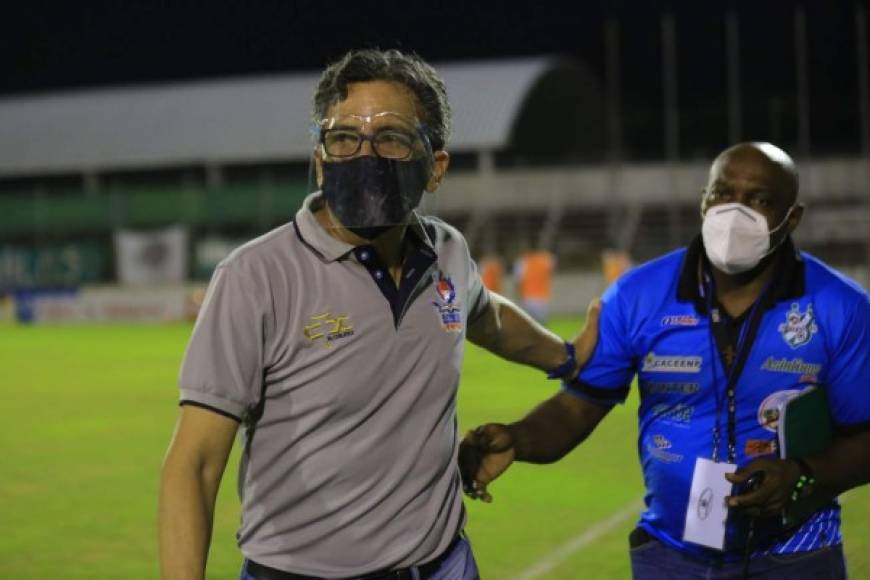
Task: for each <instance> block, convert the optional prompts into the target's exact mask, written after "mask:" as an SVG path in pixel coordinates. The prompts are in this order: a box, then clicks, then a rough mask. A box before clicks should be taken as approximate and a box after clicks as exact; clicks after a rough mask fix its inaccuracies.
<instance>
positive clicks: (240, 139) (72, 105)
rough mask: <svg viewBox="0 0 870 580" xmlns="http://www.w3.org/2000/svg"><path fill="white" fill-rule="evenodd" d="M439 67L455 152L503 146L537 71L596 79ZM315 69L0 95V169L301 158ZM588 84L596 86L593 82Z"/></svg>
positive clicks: (560, 65)
mask: <svg viewBox="0 0 870 580" xmlns="http://www.w3.org/2000/svg"><path fill="white" fill-rule="evenodd" d="M436 68H437V69H438V70H439V72H440V73H441V74H442V76H443V77H444V79H445V82H446V83H447V89H448V93H449V97H450V102H451V106H452V109H453V132H452V136H451V138H450V141H449V144H448V149H450V150H451V151H454V152H456V151H477V150H498V149H503V148H506V147H508V146H509V144H510V140H511V136H512V130H513V128H514V127H515V126H516V124H517V119H518V117H519V116H520V115H521V111H522V110H523V108H524V107H525V106H527V102H526V101H527V99H528V97H529V95H530V93H532V92H533V89H535V88H536V87H538V89H537V92H538V93H541V92H542V90H541V87H540V83H541V82H542V79H550V81H549V84H552V83H553V82H554V81H553V80H552V79H553V78H556V79H557V80H558V83H559V86H567V85H571V84H573V85H574V91H573V92H574V93H575V94H576V93H577V92H578V90H579V89H578V87H590V86H593V85H597V83H596V82H595V81H594V80H592V79H591V76H590V75H589V74H588V73H587V72H586V71H585V69H582V68H581V67H580V66H579V65H577V64H569V63H566V62H564V61H560V60H558V59H553V58H544V57H540V58H527V59H519V60H498V61H479V62H468V63H462V64H444V65H440V66H437V67H436ZM566 71H567V72H566ZM554 75H555V77H554ZM317 78H318V75H317V74H313V73H311V74H297V75H284V76H273V77H258V78H244V79H232V80H221V81H205V82H202V81H201V82H190V83H184V84H174V85H162V86H139V87H133V88H113V89H103V90H94V91H82V92H67V93H57V94H46V95H33V96H26V97H15V98H7V99H0V175H16V174H18V175H24V174H44V173H59V172H81V171H90V170H93V171H104V170H112V169H126V168H130V169H143V168H148V167H160V166H178V165H186V164H204V163H215V164H225V163H243V162H271V161H281V160H293V159H304V158H306V157H307V156H308V154H309V152H310V149H311V145H310V121H309V116H310V112H309V111H310V102H311V95H312V92H313V88H314V85H315V82H316V80H317ZM566 81H567V82H566ZM572 81H574V82H572ZM543 92H545V93H551V92H552V91H551V90H550V89H549V88H547V89H546V90H544V91H543ZM594 92H596V93H597V94H600V90H598V89H597V87H595V91H594ZM541 109H542V107H538V113H537V115H540V110H541ZM550 114H551V115H552V114H554V113H553V112H550Z"/></svg>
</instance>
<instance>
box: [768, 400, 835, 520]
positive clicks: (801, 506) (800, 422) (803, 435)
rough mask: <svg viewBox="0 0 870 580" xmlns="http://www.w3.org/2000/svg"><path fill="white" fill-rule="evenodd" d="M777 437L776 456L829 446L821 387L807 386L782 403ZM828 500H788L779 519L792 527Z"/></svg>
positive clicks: (828, 423) (828, 421) (829, 426)
mask: <svg viewBox="0 0 870 580" xmlns="http://www.w3.org/2000/svg"><path fill="white" fill-rule="evenodd" d="M777 438H778V439H779V456H780V457H781V458H783V459H791V458H793V457H809V456H811V455H816V454H819V453H822V452H823V451H825V450H826V449H827V448H828V447H830V446H831V441H832V439H833V425H832V423H831V414H830V411H829V409H828V400H827V398H826V397H825V391H824V389H822V388H821V387H818V386H812V387H809V388H808V389H805V390H803V391H802V392H801V393H800V394H799V395H798V396H797V397H795V398H793V399H791V400H789V401H787V402H786V403H784V404H783V405H782V407H781V408H780V411H779V421H778V424H777ZM830 502H831V498H830V497H819V496H818V495H815V494H814V495H810V496H809V497H807V498H804V499H802V500H798V501H797V502H794V503H790V504H789V505H788V506H787V507H786V508H785V511H784V512H783V516H782V523H783V525H785V527H786V528H792V527H795V526H797V525H799V524H801V523H802V522H803V521H805V520H806V519H807V518H809V517H810V516H811V515H813V514H814V513H815V512H817V511H818V510H820V509H821V508H823V507H825V506H826V505H828V504H829V503H830Z"/></svg>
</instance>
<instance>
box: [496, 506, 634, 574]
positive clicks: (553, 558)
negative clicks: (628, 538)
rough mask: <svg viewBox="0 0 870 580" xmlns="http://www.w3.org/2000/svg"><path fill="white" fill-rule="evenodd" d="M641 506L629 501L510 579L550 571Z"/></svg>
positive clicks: (627, 517)
mask: <svg viewBox="0 0 870 580" xmlns="http://www.w3.org/2000/svg"><path fill="white" fill-rule="evenodd" d="M642 508H643V502H640V501H634V502H631V503H630V504H628V505H627V506H625V507H623V508H622V509H621V510H619V511H618V512H616V513H614V514H613V515H611V516H609V517H607V518H605V519H603V520H601V521H599V522H596V523H594V524H592V526H591V527H589V528H588V529H587V530H586V531H585V532H583V533H582V534H580V535H579V536H575V537H573V538H571V539H570V540H568V541H567V542H565V543H564V544H562V545H561V546H559V547H558V548H556V549H555V550H553V551H552V552H550V553H549V554H547V555H546V556H545V557H544V558H542V559H541V560H540V561H538V562H537V563H536V564H533V565H532V566H529V567H528V568H526V569H525V570H523V571H522V572H520V573H519V574H517V575H516V576H514V577H513V579H512V580H532V579H533V578H538V577H540V576H543V575H544V574H546V573H547V572H550V571H552V570H553V568H555V567H556V566H558V565H559V564H561V563H562V562H564V561H565V560H567V559H568V558H569V557H570V556H571V555H572V554H574V553H575V552H577V551H579V550H582V549H583V548H585V547H586V546H588V545H589V544H591V543H592V542H594V541H596V540H598V539H599V538H601V537H602V536H604V535H606V534H608V533H609V532H611V531H613V530H615V529H616V528H618V527H619V526H620V525H622V524H623V522H625V521H626V520H627V519H629V518H632V517H637V516H638V515H639V514H640V511H641V509H642Z"/></svg>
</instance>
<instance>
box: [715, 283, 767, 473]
mask: <svg viewBox="0 0 870 580" xmlns="http://www.w3.org/2000/svg"><path fill="white" fill-rule="evenodd" d="M705 281H706V282H707V283H706V284H705V286H706V287H705V293H706V295H707V309H708V311H709V312H710V330H711V332H712V334H713V338H714V340H715V341H716V350H717V351H718V354H719V360H720V362H721V363H722V368H723V369H724V370H725V374H726V376H727V377H728V382H727V384H726V387H725V396H726V405H727V411H728V462H729V463H734V462H735V461H736V459H737V401H736V394H735V393H736V389H737V381H738V380H739V379H740V375H741V373H742V372H743V368H744V367H745V366H746V361H747V359H748V358H749V352H750V351H751V350H752V345H753V344H754V343H755V338H756V336H757V335H758V329H759V327H760V326H761V319H762V318H763V317H764V307H763V306H762V305H763V304H764V303H765V297H766V295H767V289H765V291H764V292H762V293H761V296H759V298H758V300H756V301H755V303H754V304H753V305H752V310H750V312H749V318H748V320H747V322H745V323H744V325H743V327H742V329H741V333H740V335H739V338H738V340H737V344H736V345H735V344H733V342H734V340H733V338H732V333H731V331H730V328H729V325H730V322H729V321H728V320H726V316H725V315H723V313H722V312H721V311H720V309H719V307H718V306H714V304H713V300H714V294H715V285H714V283H713V277H712V275H710V274H709V273H706V272H705ZM715 376H716V370H715V368H714V369H713V377H714V382H713V385H714V390H715V391H716V393H715V395H716V429H715V431H714V436H713V439H714V450H713V452H714V455H715V456H718V452H719V427H718V425H719V417H720V416H721V414H722V409H721V407H720V398H719V393H718V388H716V386H715V385H716V381H715Z"/></svg>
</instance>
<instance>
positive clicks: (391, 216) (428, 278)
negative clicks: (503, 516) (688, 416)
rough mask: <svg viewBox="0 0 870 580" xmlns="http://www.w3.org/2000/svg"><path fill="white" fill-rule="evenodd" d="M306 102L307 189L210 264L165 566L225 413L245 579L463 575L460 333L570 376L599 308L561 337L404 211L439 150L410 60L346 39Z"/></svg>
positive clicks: (176, 567) (438, 171) (439, 168)
mask: <svg viewBox="0 0 870 580" xmlns="http://www.w3.org/2000/svg"><path fill="white" fill-rule="evenodd" d="M314 108H315V120H316V122H317V125H318V136H319V137H318V143H317V145H316V149H315V154H314V165H315V169H316V172H315V173H316V176H317V185H318V187H319V189H320V190H321V191H318V192H315V193H313V194H311V195H310V196H309V197H308V198H307V199H306V200H305V203H304V206H303V207H302V209H300V210H299V212H298V213H297V214H296V217H295V219H294V220H293V222H291V223H290V224H287V225H284V226H281V227H279V228H277V229H275V230H273V231H271V232H269V233H267V234H266V235H264V236H262V237H260V238H258V239H256V240H253V241H252V242H249V243H248V244H246V245H244V246H242V247H241V248H239V249H238V250H236V251H235V252H233V254H232V255H230V256H229V257H228V258H227V259H225V260H224V261H223V262H222V263H221V264H220V265H219V266H218V268H217V269H216V271H215V273H214V277H213V278H212V281H211V284H210V286H209V291H208V295H207V297H206V300H205V302H204V304H203V307H202V311H201V312H200V315H199V318H198V320H197V323H196V326H195V328H194V331H193V336H192V337H191V340H190V343H189V344H188V347H187V351H186V353H185V358H184V363H183V365H182V369H181V376H180V385H181V404H182V406H181V410H180V417H179V421H178V425H177V427H176V432H175V435H174V437H173V441H172V443H171V445H170V448H169V452H168V454H167V457H166V461H165V464H164V467H163V472H162V478H161V495H160V513H159V520H160V521H159V529H160V556H161V572H162V575H163V578H165V579H184V580H190V579H195V578H203V575H204V569H205V561H206V557H207V554H208V544H209V539H210V534H211V525H212V518H213V510H214V503H215V496H216V492H217V488H218V485H219V482H220V479H221V476H222V474H223V470H224V468H225V466H226V462H227V457H228V454H229V451H230V449H231V447H232V443H233V439H234V436H235V434H236V432H237V431H238V430H239V427H240V425H241V431H242V435H243V437H242V444H243V456H242V460H241V465H240V475H239V492H240V495H241V498H242V521H241V527H240V529H239V532H238V542H239V546H240V548H241V550H242V552H243V554H244V556H245V558H246V561H245V565H244V569H243V571H242V578H243V579H253V580H263V579H269V580H271V579H276V578H285V579H290V578H297V579H298V578H359V577H365V578H439V579H441V578H443V579H473V578H477V577H478V574H477V568H476V565H475V562H474V558H473V556H472V554H471V551H470V547H469V545H468V542H467V540H466V539H465V538H464V537H463V536H462V534H461V531H462V527H463V525H464V523H465V515H464V511H463V507H462V484H461V481H460V478H459V472H458V469H457V463H456V457H457V450H458V438H457V432H456V430H457V424H456V390H457V386H458V384H459V373H460V368H461V366H462V358H463V346H464V339H465V338H466V336H467V337H468V338H469V339H470V340H471V341H472V342H474V343H476V344H479V345H481V346H483V347H484V348H487V349H489V350H490V351H492V352H494V353H496V354H498V355H500V356H502V357H504V358H506V359H508V360H512V361H516V362H520V363H523V364H527V365H531V366H535V367H537V368H540V369H542V370H545V371H549V374H550V376H552V377H564V376H571V375H573V374H574V373H576V371H577V368H578V362H577V361H580V363H582V362H583V361H585V360H586V359H587V358H588V356H589V354H590V353H591V350H592V348H593V347H594V342H595V320H596V317H597V312H596V311H593V312H592V316H591V319H592V324H590V325H589V327H587V330H585V331H584V333H583V334H582V335H581V336H580V337H578V339H576V340H575V343H564V342H563V341H562V340H561V339H560V338H558V337H557V336H555V335H553V334H552V333H550V332H549V331H547V330H545V329H544V328H542V327H541V326H539V325H538V324H537V323H535V322H534V321H532V320H531V319H530V318H529V317H528V316H526V315H525V314H523V313H522V312H521V311H520V310H518V309H517V308H516V307H515V306H514V305H513V304H511V303H510V302H508V301H506V300H504V299H503V298H501V297H499V296H498V295H496V294H494V293H490V292H487V290H486V289H485V288H484V286H483V285H482V283H481V280H480V277H479V275H478V272H477V268H476V266H475V264H474V262H473V261H472V260H471V258H470V256H469V252H468V247H467V245H466V243H465V240H464V239H463V237H462V236H461V235H460V234H459V232H458V231H456V230H455V229H454V228H452V227H450V226H449V225H447V224H445V223H444V222H442V221H440V220H438V219H435V218H429V217H421V216H419V215H417V214H416V212H414V211H413V208H414V207H416V206H417V204H418V203H419V200H420V196H421V195H422V194H423V190H424V189H425V190H426V191H430V192H432V191H434V190H435V189H437V187H438V185H439V183H440V181H441V179H442V178H443V176H444V172H445V171H446V169H447V165H448V161H449V156H448V154H447V152H446V151H445V150H444V147H445V141H446V138H447V133H448V130H449V109H448V106H447V100H446V93H445V90H444V84H443V82H442V81H441V79H440V78H438V76H437V74H436V73H435V71H434V70H433V69H432V68H431V67H430V66H429V65H427V64H426V63H425V62H423V61H422V60H421V59H419V58H418V57H416V56H413V55H405V54H402V53H400V52H398V51H386V52H382V51H376V50H366V51H352V52H350V53H348V54H347V55H346V56H345V57H344V58H342V59H341V60H340V61H338V62H336V63H335V64H333V65H331V66H330V67H328V68H327V70H326V71H325V72H324V74H323V76H322V78H321V80H320V83H319V85H318V87H317V92H316V94H315V99H314ZM575 348H576V357H575Z"/></svg>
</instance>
